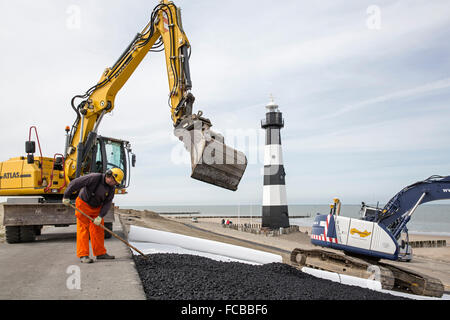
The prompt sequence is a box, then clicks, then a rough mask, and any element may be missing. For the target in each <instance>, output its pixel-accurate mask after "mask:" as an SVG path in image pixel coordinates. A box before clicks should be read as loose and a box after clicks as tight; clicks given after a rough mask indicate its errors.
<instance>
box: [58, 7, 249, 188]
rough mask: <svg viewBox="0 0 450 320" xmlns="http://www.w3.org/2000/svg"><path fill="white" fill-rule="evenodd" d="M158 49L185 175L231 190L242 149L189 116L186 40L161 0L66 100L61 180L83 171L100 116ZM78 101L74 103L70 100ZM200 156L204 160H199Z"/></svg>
mask: <svg viewBox="0 0 450 320" xmlns="http://www.w3.org/2000/svg"><path fill="white" fill-rule="evenodd" d="M161 46H163V47H164V53H165V58H166V66H167V75H168V82H169V90H170V94H169V102H168V103H169V106H170V111H171V117H172V121H173V125H174V128H175V131H174V133H175V135H176V136H177V137H179V139H180V140H182V141H183V143H184V144H185V147H186V149H187V150H188V151H189V152H190V153H191V161H192V175H191V177H193V178H195V179H198V180H201V181H204V182H208V183H211V184H214V185H217V186H220V187H223V188H226V189H230V190H236V189H237V186H238V184H239V182H240V179H241V177H242V175H243V174H244V171H245V169H246V165H247V159H246V157H245V155H244V154H243V153H242V152H239V151H237V150H234V149H232V148H230V147H228V146H226V145H225V144H224V141H223V137H222V136H221V135H219V134H217V133H214V132H213V131H211V130H210V127H211V126H212V124H211V122H210V120H209V119H206V118H203V117H202V112H201V111H199V112H198V114H192V106H193V103H194V100H195V98H194V96H193V94H192V93H191V91H190V90H191V88H192V82H191V78H190V69H189V52H190V44H189V41H188V39H187V37H186V34H185V33H184V31H183V28H182V23H181V14H180V10H179V8H177V7H176V6H175V5H174V4H173V3H172V2H169V1H167V0H163V1H161V3H160V4H158V5H157V6H156V7H155V8H154V10H153V12H152V15H151V19H150V21H149V23H148V24H147V26H146V27H145V28H144V29H143V30H142V31H141V32H140V33H138V34H137V35H136V37H135V38H134V39H133V40H132V42H131V43H130V45H129V46H128V47H127V48H126V50H125V51H124V52H123V54H122V55H121V56H120V57H119V59H118V60H117V62H116V63H115V64H114V65H113V66H112V67H111V68H107V69H106V70H105V71H104V72H103V74H102V76H101V78H100V81H99V82H98V83H97V84H96V85H95V86H93V87H91V88H90V89H89V90H88V91H87V92H86V93H85V94H84V95H77V96H75V97H74V98H73V99H72V108H73V109H74V110H75V112H76V114H77V118H76V120H75V122H74V124H73V126H72V129H71V131H70V134H69V138H68V143H67V145H68V148H67V150H66V166H65V176H66V177H67V180H68V181H69V180H71V179H73V178H75V177H78V176H80V175H82V174H83V173H84V172H85V169H84V168H83V163H84V162H85V161H86V159H87V158H88V157H89V154H90V150H91V149H92V147H93V145H94V144H95V141H96V137H97V130H98V127H99V124H100V122H101V120H102V118H103V116H104V115H105V114H106V113H108V112H111V111H112V110H113V109H114V107H115V104H114V100H115V97H116V94H117V93H118V92H119V90H120V89H121V88H122V87H123V85H124V84H125V83H126V81H127V80H128V79H129V78H130V76H131V75H132V74H133V72H134V71H135V70H136V68H137V67H138V66H139V64H140V63H141V62H142V60H143V59H144V57H145V56H146V55H147V53H148V52H150V51H161V49H160V48H161ZM77 99H81V100H82V101H81V102H80V103H79V104H78V106H75V100H77ZM205 160H206V161H205Z"/></svg>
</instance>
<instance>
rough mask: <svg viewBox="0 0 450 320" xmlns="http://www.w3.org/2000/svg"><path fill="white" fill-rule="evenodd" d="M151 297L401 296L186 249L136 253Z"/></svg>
mask: <svg viewBox="0 0 450 320" xmlns="http://www.w3.org/2000/svg"><path fill="white" fill-rule="evenodd" d="M133 258H134V261H135V264H136V268H137V270H138V274H139V277H140V279H141V281H142V284H143V287H144V292H145V294H146V297H147V299H148V300H402V299H403V298H401V297H398V296H393V295H390V294H385V293H381V292H377V291H374V290H370V289H365V288H360V287H356V286H349V285H343V284H340V283H336V282H333V281H330V280H325V279H320V278H316V277H313V276H311V275H309V274H306V273H304V272H302V271H300V270H298V269H296V268H294V267H292V266H290V265H287V264H284V263H269V264H264V265H251V264H246V263H238V262H220V261H216V260H212V259H209V258H205V257H200V256H195V255H188V254H169V253H157V254H151V255H148V259H145V258H144V257H142V256H134V257H133Z"/></svg>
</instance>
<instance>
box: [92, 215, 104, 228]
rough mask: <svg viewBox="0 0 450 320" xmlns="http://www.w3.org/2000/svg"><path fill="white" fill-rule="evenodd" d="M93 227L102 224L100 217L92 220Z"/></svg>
mask: <svg viewBox="0 0 450 320" xmlns="http://www.w3.org/2000/svg"><path fill="white" fill-rule="evenodd" d="M94 223H95V225H97V226H99V225H100V224H101V223H102V217H100V216H98V217H97V218H95V219H94Z"/></svg>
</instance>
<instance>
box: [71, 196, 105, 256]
mask: <svg viewBox="0 0 450 320" xmlns="http://www.w3.org/2000/svg"><path fill="white" fill-rule="evenodd" d="M75 206H76V207H77V209H79V210H81V211H83V212H84V213H85V214H87V215H88V216H90V217H91V218H93V219H95V218H96V217H98V215H99V214H100V210H101V208H102V207H98V208H92V207H91V206H90V205H88V204H87V203H86V202H84V201H83V200H81V198H80V197H77V200H76V201H75ZM75 216H76V217H77V257H78V258H81V257H86V256H89V235H90V237H91V245H92V251H93V253H94V256H100V255H102V254H105V253H106V249H105V231H104V230H103V229H102V228H101V227H100V226H97V225H95V223H94V222H92V221H91V220H89V219H88V218H87V217H85V216H83V215H82V214H81V213H79V212H78V211H75ZM102 225H104V222H103V219H102Z"/></svg>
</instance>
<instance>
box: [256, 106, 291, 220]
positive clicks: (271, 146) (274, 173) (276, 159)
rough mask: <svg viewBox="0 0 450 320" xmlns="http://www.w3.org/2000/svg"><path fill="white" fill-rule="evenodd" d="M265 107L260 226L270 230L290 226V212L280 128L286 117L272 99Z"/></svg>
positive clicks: (262, 123) (262, 124) (262, 125)
mask: <svg viewBox="0 0 450 320" xmlns="http://www.w3.org/2000/svg"><path fill="white" fill-rule="evenodd" d="M266 109H267V112H266V118H265V119H264V120H262V121H261V128H263V129H264V130H266V144H265V146H264V187H263V206H262V223H261V226H262V227H263V228H264V227H267V228H270V229H277V228H280V227H282V228H287V227H289V215H288V205H287V200H286V183H285V176H286V173H285V171H284V166H283V155H282V151H281V135H280V130H281V128H283V127H284V119H283V115H282V113H281V112H280V111H279V110H278V105H276V104H275V102H274V101H273V98H271V101H270V102H269V103H268V104H267V106H266Z"/></svg>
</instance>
